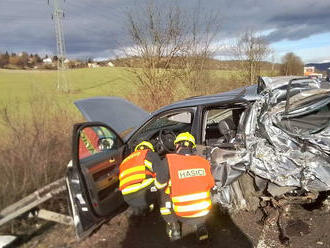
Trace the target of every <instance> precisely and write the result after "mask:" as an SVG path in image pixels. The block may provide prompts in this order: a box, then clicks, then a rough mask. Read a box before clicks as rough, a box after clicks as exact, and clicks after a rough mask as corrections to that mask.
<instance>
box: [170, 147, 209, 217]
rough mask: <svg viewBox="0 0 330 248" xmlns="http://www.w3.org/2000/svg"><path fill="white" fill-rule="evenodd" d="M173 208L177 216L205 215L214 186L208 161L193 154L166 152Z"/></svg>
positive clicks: (207, 211)
mask: <svg viewBox="0 0 330 248" xmlns="http://www.w3.org/2000/svg"><path fill="white" fill-rule="evenodd" d="M166 158H167V161H168V165H169V171H170V178H171V195H170V196H171V199H172V203H173V210H174V212H175V214H176V215H177V216H180V217H184V218H194V217H201V216H205V215H207V214H208V213H209V211H210V209H211V205H212V203H211V195H210V189H211V188H212V187H213V186H214V179H213V177H212V174H211V170H210V164H209V162H208V161H207V160H206V159H204V158H202V157H200V156H195V155H189V156H186V155H181V154H167V155H166Z"/></svg>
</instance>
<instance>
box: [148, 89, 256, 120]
mask: <svg viewBox="0 0 330 248" xmlns="http://www.w3.org/2000/svg"><path fill="white" fill-rule="evenodd" d="M257 88H258V87H257V85H256V84H255V85H252V86H247V87H242V88H238V89H235V90H232V91H227V92H223V93H219V94H214V95H207V96H195V97H190V98H187V99H184V100H181V101H178V102H175V103H172V104H170V105H167V106H165V107H162V108H160V109H159V110H157V111H155V112H153V113H152V115H155V114H158V113H161V112H163V111H167V110H171V109H176V108H185V107H193V106H200V105H213V104H224V105H226V104H230V103H241V102H247V101H255V100H257V99H258V98H259V95H258V93H257Z"/></svg>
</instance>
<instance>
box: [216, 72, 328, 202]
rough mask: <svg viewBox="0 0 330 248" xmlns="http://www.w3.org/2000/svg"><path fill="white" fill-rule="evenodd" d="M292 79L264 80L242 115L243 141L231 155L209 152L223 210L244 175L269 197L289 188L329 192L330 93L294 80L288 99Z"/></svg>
mask: <svg viewBox="0 0 330 248" xmlns="http://www.w3.org/2000/svg"><path fill="white" fill-rule="evenodd" d="M291 79H292V77H281V78H274V84H272V80H273V78H267V79H266V80H265V81H266V83H264V85H263V89H262V90H261V91H260V93H259V94H260V98H259V99H257V100H256V101H254V102H251V105H250V108H249V109H247V110H246V112H245V113H244V114H243V115H242V116H241V119H240V125H242V127H241V131H238V137H239V136H244V139H243V141H242V140H241V141H240V142H237V143H236V144H235V145H236V146H237V148H235V149H234V150H232V151H228V150H225V151H223V149H221V148H219V147H217V148H215V149H213V150H212V152H211V161H212V162H213V164H212V172H213V176H214V178H215V181H216V185H217V190H218V194H217V196H216V201H217V202H219V203H221V204H223V205H224V206H229V207H230V206H232V205H231V204H232V203H233V201H235V199H234V198H233V195H236V197H237V193H236V192H237V189H235V187H237V180H238V178H240V176H242V175H243V174H245V173H246V172H248V174H249V175H253V176H254V184H255V185H256V186H257V187H258V188H259V186H258V181H260V182H262V183H261V184H264V185H265V187H266V188H263V189H262V191H263V190H265V191H267V192H268V193H269V194H270V195H272V196H277V195H279V194H285V193H286V192H290V191H291V190H293V189H303V190H307V191H314V192H320V191H328V190H330V89H324V88H319V87H317V82H313V80H310V79H306V78H301V79H295V80H296V81H295V83H294V84H292V85H291V90H290V92H289V94H288V96H289V97H288V96H287V89H288V84H289V81H290V80H291ZM287 99H288V100H289V101H288V105H287ZM236 139H237V138H236ZM259 189H260V190H261V188H259ZM233 192H235V193H233ZM238 199H240V200H238V201H237V202H238V203H239V202H242V201H243V200H244V199H243V198H242V197H241V196H240V197H238Z"/></svg>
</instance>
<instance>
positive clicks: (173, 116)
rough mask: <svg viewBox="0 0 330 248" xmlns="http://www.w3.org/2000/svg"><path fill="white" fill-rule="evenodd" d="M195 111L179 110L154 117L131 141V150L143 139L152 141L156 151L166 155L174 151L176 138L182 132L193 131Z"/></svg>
mask: <svg viewBox="0 0 330 248" xmlns="http://www.w3.org/2000/svg"><path fill="white" fill-rule="evenodd" d="M192 122H193V113H192V112H190V111H178V112H173V113H170V114H166V115H163V116H161V117H159V118H154V119H152V120H151V121H150V122H148V123H147V124H146V125H144V126H143V127H142V128H141V129H140V130H139V131H138V132H137V134H135V136H134V137H133V138H132V141H131V142H130V143H129V150H130V152H132V151H133V150H134V147H135V146H136V145H137V144H139V143H140V142H141V141H143V140H148V141H150V142H151V143H152V144H153V145H154V148H155V151H156V152H157V153H158V154H159V155H160V156H164V155H165V154H166V153H169V152H173V151H174V149H175V147H174V144H173V142H174V140H175V137H176V135H177V134H179V133H181V132H191V128H192Z"/></svg>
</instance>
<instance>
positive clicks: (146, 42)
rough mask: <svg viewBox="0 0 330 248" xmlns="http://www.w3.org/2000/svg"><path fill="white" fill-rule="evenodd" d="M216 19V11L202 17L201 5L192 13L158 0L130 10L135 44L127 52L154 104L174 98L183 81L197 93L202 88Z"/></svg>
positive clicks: (139, 84) (151, 102)
mask: <svg viewBox="0 0 330 248" xmlns="http://www.w3.org/2000/svg"><path fill="white" fill-rule="evenodd" d="M197 10H198V11H197ZM216 19H217V18H216V15H208V16H207V17H205V16H204V18H201V15H200V12H199V8H196V11H194V13H191V14H190V13H188V12H187V11H184V10H183V9H182V8H180V7H179V6H178V5H166V6H165V7H164V6H159V5H156V4H155V3H154V2H151V3H150V4H149V5H147V6H146V7H145V8H143V7H141V8H140V11H139V12H136V11H135V12H130V13H129V14H128V31H129V37H130V39H131V41H132V43H133V45H132V46H131V47H130V48H129V49H126V51H125V54H126V56H127V57H131V59H130V60H127V61H128V62H129V63H130V64H129V70H130V71H131V72H133V73H134V74H135V75H136V77H137V81H136V84H137V86H138V87H139V89H140V90H142V91H143V95H144V97H148V101H149V103H150V105H152V106H153V107H158V106H161V105H165V104H168V103H170V102H172V101H173V100H174V99H175V96H176V94H177V91H178V89H179V88H180V86H179V85H180V84H181V85H182V84H184V86H185V87H187V88H189V89H190V90H191V91H192V92H193V94H194V93H195V92H197V91H198V90H199V91H200V88H201V82H202V81H203V80H206V78H207V74H208V73H207V70H205V67H206V64H207V60H208V59H209V58H210V57H211V56H212V49H211V42H212V40H213V39H214V37H215V36H216V34H217V31H218V23H217V21H216ZM132 55H134V56H135V57H132ZM136 67H140V68H136ZM181 88H182V87H181Z"/></svg>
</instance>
